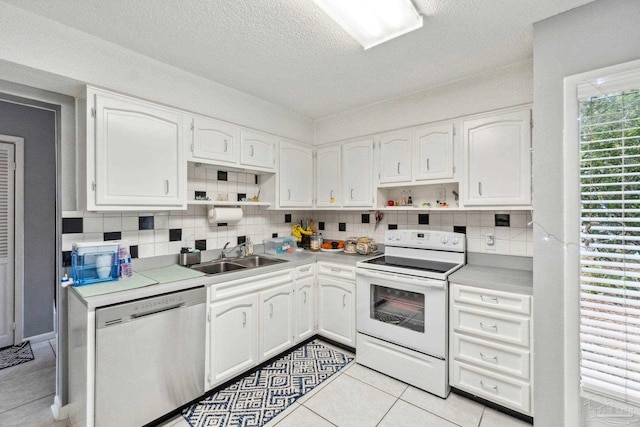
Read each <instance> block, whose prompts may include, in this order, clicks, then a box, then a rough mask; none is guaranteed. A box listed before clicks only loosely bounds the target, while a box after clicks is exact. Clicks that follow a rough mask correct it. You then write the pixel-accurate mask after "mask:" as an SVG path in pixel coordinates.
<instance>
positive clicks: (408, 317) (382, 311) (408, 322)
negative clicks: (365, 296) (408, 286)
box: [370, 284, 424, 332]
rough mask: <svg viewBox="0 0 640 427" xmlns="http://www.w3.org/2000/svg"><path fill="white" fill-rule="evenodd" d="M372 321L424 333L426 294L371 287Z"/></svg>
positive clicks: (384, 287)
mask: <svg viewBox="0 0 640 427" xmlns="http://www.w3.org/2000/svg"><path fill="white" fill-rule="evenodd" d="M370 316H371V318H372V319H375V320H378V321H380V322H384V323H389V324H391V325H396V326H400V327H402V328H406V329H411V330H412V331H417V332H424V294H419V293H416V292H410V291H403V290H401V289H394V288H388V287H386V286H380V285H374V284H372V285H371V310H370Z"/></svg>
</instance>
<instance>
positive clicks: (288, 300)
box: [205, 263, 316, 390]
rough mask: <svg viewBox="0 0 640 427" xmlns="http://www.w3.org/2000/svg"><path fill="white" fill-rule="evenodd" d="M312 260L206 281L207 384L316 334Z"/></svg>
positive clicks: (229, 375) (216, 381)
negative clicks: (291, 266)
mask: <svg viewBox="0 0 640 427" xmlns="http://www.w3.org/2000/svg"><path fill="white" fill-rule="evenodd" d="M315 271H316V270H315V263H314V264H309V265H304V266H299V267H296V268H294V269H288V270H284V271H280V272H274V273H268V274H263V275H260V276H256V277H251V278H245V279H238V280H233V281H228V282H222V283H219V284H216V285H210V286H209V288H208V292H207V305H208V314H207V319H208V324H207V337H208V338H207V346H206V356H205V360H206V367H205V368H206V369H205V371H206V372H205V376H206V378H205V384H206V385H205V388H206V389H207V390H210V389H212V388H214V387H216V386H218V385H220V384H222V383H223V382H225V381H227V380H229V379H231V378H233V377H236V376H238V375H240V374H242V373H243V372H245V371H247V370H249V369H251V368H253V367H255V366H257V365H258V364H259V363H262V362H264V361H266V360H268V359H270V358H272V357H274V356H277V355H278V354H280V353H282V352H284V351H286V350H288V349H290V348H291V347H293V346H294V345H296V344H297V343H299V342H301V341H303V340H304V339H307V338H309V337H311V336H313V335H314V334H315V333H316V314H315V313H316V310H315V307H316V284H315V280H316V275H315Z"/></svg>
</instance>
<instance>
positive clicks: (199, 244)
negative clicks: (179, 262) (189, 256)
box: [195, 239, 207, 251]
mask: <svg viewBox="0 0 640 427" xmlns="http://www.w3.org/2000/svg"><path fill="white" fill-rule="evenodd" d="M195 249H198V250H200V251H206V250H207V240H206V239H200V240H196V242H195Z"/></svg>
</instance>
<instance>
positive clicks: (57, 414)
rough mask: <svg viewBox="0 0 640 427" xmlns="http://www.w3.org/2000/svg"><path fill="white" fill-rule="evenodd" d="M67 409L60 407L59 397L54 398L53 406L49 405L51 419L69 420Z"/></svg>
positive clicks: (66, 407)
mask: <svg viewBox="0 0 640 427" xmlns="http://www.w3.org/2000/svg"><path fill="white" fill-rule="evenodd" d="M67 409H68V406H62V403H61V402H60V397H58V395H56V397H54V398H53V405H51V413H52V414H53V419H54V420H56V421H62V420H66V419H67V418H69V411H68V410H67Z"/></svg>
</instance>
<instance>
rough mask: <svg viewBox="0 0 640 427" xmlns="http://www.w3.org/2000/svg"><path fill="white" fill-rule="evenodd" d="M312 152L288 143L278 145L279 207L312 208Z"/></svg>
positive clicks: (309, 149)
mask: <svg viewBox="0 0 640 427" xmlns="http://www.w3.org/2000/svg"><path fill="white" fill-rule="evenodd" d="M312 170H313V151H312V150H311V148H308V147H303V146H301V145H297V144H292V143H290V142H284V141H283V142H281V144H280V176H279V180H280V185H279V188H280V205H281V206H295V207H303V206H305V207H311V206H313V175H312V173H311V171H312Z"/></svg>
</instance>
